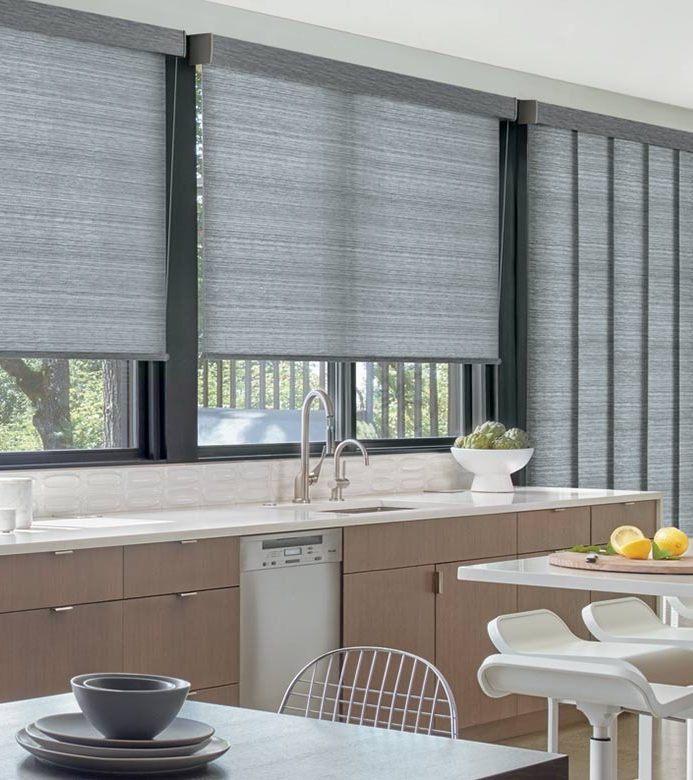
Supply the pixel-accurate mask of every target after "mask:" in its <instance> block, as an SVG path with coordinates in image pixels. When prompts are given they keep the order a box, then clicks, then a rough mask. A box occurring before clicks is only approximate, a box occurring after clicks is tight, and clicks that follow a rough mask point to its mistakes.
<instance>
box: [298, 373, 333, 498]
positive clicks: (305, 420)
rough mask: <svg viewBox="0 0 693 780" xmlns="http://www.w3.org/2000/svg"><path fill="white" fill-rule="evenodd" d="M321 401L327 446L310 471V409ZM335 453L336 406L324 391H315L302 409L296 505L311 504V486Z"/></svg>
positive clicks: (304, 402) (308, 396) (307, 396)
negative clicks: (326, 459) (328, 458)
mask: <svg viewBox="0 0 693 780" xmlns="http://www.w3.org/2000/svg"><path fill="white" fill-rule="evenodd" d="M316 398H317V399H319V401H320V403H321V405H322V408H323V409H324V410H325V417H326V420H325V422H326V427H325V446H324V447H323V450H322V455H321V456H320V460H319V461H318V463H317V465H316V466H315V468H314V469H313V470H312V471H311V470H310V407H311V406H312V404H313V401H314V399H316ZM333 452H334V405H333V404H332V399H331V398H330V396H329V395H327V393H326V392H325V391H324V390H320V389H317V388H316V389H315V390H311V391H310V392H308V393H307V394H306V397H305V398H304V399H303V406H302V407H301V470H300V471H299V472H298V474H297V475H296V479H295V480H294V504H310V486H311V485H314V484H315V483H316V482H317V481H318V477H319V476H320V469H321V468H322V464H323V461H324V460H325V456H326V455H332V453H333Z"/></svg>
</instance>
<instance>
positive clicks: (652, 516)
mask: <svg viewBox="0 0 693 780" xmlns="http://www.w3.org/2000/svg"><path fill="white" fill-rule="evenodd" d="M619 525H634V526H637V527H638V528H640V530H641V531H642V532H643V533H644V534H645V536H648V537H649V538H650V539H651V538H652V537H653V536H654V534H655V531H656V530H657V502H656V501H624V502H622V503H619V504H599V505H597V506H593V507H592V544H600V543H601V542H607V541H608V540H609V537H610V536H611V532H612V531H613V530H614V528H617V527H618V526H619Z"/></svg>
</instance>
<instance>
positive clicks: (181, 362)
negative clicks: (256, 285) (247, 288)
mask: <svg viewBox="0 0 693 780" xmlns="http://www.w3.org/2000/svg"><path fill="white" fill-rule="evenodd" d="M166 110H167V117H168V122H167V149H168V154H167V174H168V175H167V182H168V193H167V194H168V203H169V233H168V313H167V318H166V330H167V338H168V353H169V361H168V362H167V363H166V364H165V365H164V367H163V371H162V382H163V388H164V402H163V415H162V423H163V431H164V437H163V447H162V450H163V456H164V457H165V458H166V459H167V460H168V461H170V462H173V463H180V462H183V461H192V460H195V459H196V458H197V352H198V346H197V160H196V150H195V68H194V67H193V66H191V65H188V63H187V62H186V61H185V60H184V59H180V58H176V57H167V59H166Z"/></svg>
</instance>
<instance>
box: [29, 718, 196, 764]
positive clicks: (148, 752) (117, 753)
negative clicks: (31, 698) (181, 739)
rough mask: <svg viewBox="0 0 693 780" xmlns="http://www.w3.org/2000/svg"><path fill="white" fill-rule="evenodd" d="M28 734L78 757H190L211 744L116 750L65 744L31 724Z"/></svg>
mask: <svg viewBox="0 0 693 780" xmlns="http://www.w3.org/2000/svg"><path fill="white" fill-rule="evenodd" d="M24 730H25V731H26V733H27V734H28V735H29V736H30V737H31V738H32V739H33V740H34V742H38V744H39V745H40V746H41V747H43V748H47V749H48V750H57V751H58V752H60V753H72V754H73V755H77V756H101V758H145V757H146V758H167V757H169V756H189V755H191V754H192V753H194V752H195V751H196V750H200V749H201V748H203V747H204V746H205V745H207V744H208V743H209V740H210V739H211V737H209V738H208V739H204V740H203V741H202V742H198V743H197V744H196V745H180V746H178V745H174V746H172V747H160V748H152V747H145V748H114V747H105V746H104V745H80V744H77V743H76V742H65V741H64V740H60V739H53V737H50V736H48V734H44V732H43V731H41V729H38V728H36V726H35V725H34V724H33V723H30V724H29V725H28V726H26V727H25V729H24Z"/></svg>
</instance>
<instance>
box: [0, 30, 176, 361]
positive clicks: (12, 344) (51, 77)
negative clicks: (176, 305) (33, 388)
mask: <svg viewBox="0 0 693 780" xmlns="http://www.w3.org/2000/svg"><path fill="white" fill-rule="evenodd" d="M0 59H1V60H2V79H0V105H2V112H1V113H0V148H1V149H2V154H1V155H0V323H1V326H0V334H1V335H0V354H2V355H5V356H8V355H10V356H12V355H14V356H59V355H62V356H98V357H130V358H142V359H144V358H150V359H159V358H163V357H165V353H166V343H165V301H166V116H165V82H164V57H163V56H162V55H161V54H156V53H152V52H145V51H135V50H132V49H125V48H120V47H115V46H109V45H104V44H101V43H94V42H86V41H75V40H71V39H67V38H60V37H51V36H48V35H44V34H41V33H37V32H33V31H28V30H17V29H12V28H10V27H0Z"/></svg>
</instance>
